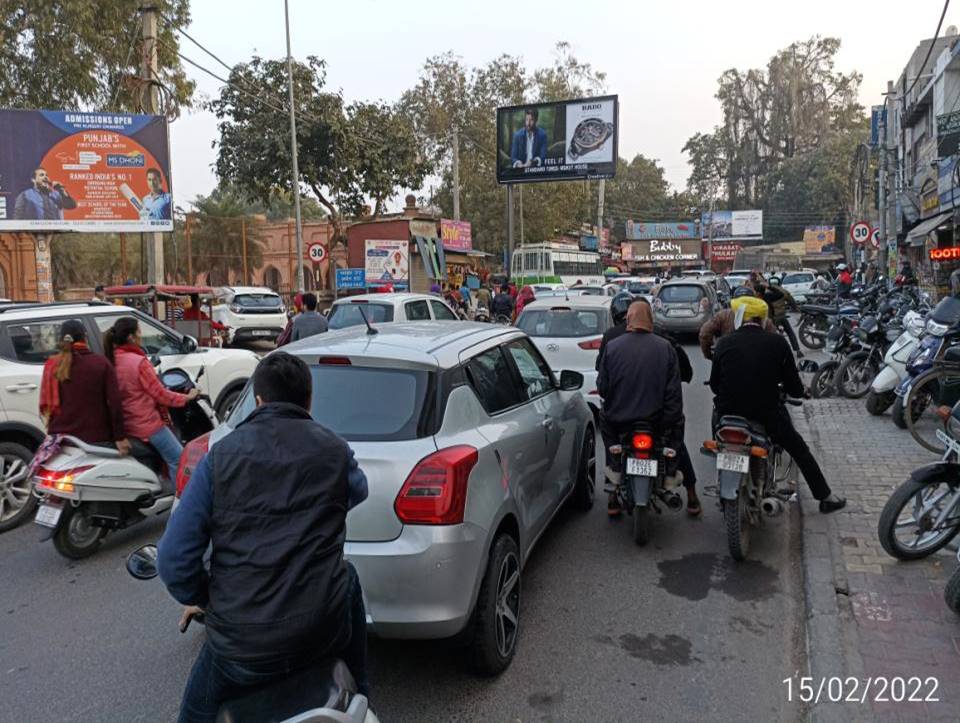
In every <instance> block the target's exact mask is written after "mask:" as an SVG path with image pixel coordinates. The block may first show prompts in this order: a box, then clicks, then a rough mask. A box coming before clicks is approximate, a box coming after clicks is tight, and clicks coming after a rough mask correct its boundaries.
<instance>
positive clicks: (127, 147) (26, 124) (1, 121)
mask: <svg viewBox="0 0 960 723" xmlns="http://www.w3.org/2000/svg"><path fill="white" fill-rule="evenodd" d="M172 230H173V198H172V196H171V187H170V149H169V144H168V140H167V123H166V120H165V119H164V118H163V116H153V115H130V114H123V113H79V112H64V111H52V110H0V231H80V232H91V233H93V232H101V231H172Z"/></svg>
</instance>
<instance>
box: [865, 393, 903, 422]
mask: <svg viewBox="0 0 960 723" xmlns="http://www.w3.org/2000/svg"><path fill="white" fill-rule="evenodd" d="M896 398H897V395H896V394H895V393H894V392H879V393H878V392H875V391H873V390H871V391H869V392H867V401H866V407H867V412H868V413H870V414H872V415H873V416H875V417H879V416H880V415H881V414H883V413H884V412H885V411H887V410H888V409H889V408H890V405H891V404H893V403H894V401H895V400H896Z"/></svg>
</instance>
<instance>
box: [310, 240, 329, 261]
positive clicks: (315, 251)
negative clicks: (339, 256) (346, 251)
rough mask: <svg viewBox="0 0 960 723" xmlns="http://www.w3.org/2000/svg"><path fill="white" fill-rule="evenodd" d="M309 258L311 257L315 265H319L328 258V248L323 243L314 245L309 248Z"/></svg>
mask: <svg viewBox="0 0 960 723" xmlns="http://www.w3.org/2000/svg"><path fill="white" fill-rule="evenodd" d="M307 256H309V257H310V260H311V261H312V262H313V263H315V264H319V263H320V262H321V261H323V260H324V259H325V258H327V247H326V246H324V245H323V244H322V243H312V244H310V246H309V247H307Z"/></svg>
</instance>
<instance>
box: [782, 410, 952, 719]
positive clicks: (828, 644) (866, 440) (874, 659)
mask: <svg viewBox="0 0 960 723" xmlns="http://www.w3.org/2000/svg"><path fill="white" fill-rule="evenodd" d="M793 414H794V419H795V421H796V424H797V429H798V430H799V431H800V432H801V434H803V436H804V437H805V438H806V439H807V440H808V442H809V443H810V446H811V448H812V449H813V451H814V454H815V455H816V456H817V459H818V460H819V461H820V464H821V466H822V467H823V470H824V474H825V475H826V477H827V480H828V481H829V482H830V484H831V486H832V487H833V488H834V491H835V492H837V493H838V494H840V495H842V496H845V497H846V498H847V507H846V508H845V509H844V510H842V511H840V512H836V513H834V514H832V515H822V514H820V512H819V510H818V508H817V503H816V501H815V500H813V498H812V497H811V496H810V493H809V490H807V489H806V487H805V486H804V485H800V487H801V491H800V497H801V500H802V508H803V518H804V522H803V525H804V541H803V544H804V578H805V580H804V587H805V596H806V606H807V646H808V652H809V661H810V662H809V664H810V670H809V671H808V673H807V674H808V675H809V676H810V677H811V678H812V680H811V681H810V684H811V685H812V688H813V690H814V691H817V690H818V689H819V686H820V681H821V679H824V678H826V679H827V684H826V685H825V686H824V688H823V691H822V692H821V693H820V696H819V702H817V703H815V704H812V705H811V706H810V711H811V717H812V719H813V720H818V721H834V720H836V721H850V720H857V721H859V720H864V721H867V720H891V721H912V720H954V721H955V720H960V618H958V617H957V616H956V615H955V614H954V613H953V612H952V611H950V609H949V608H947V606H946V604H945V603H944V601H943V591H944V587H945V586H946V582H947V579H948V578H949V576H950V574H951V573H952V572H953V570H954V568H955V566H956V556H955V553H953V552H950V551H947V550H945V551H941V552H940V553H938V554H936V555H933V556H931V557H929V558H927V559H925V560H918V561H913V562H899V561H897V560H895V559H893V558H891V557H889V556H888V555H887V554H886V553H885V552H884V551H883V548H882V547H881V546H880V541H879V539H878V537H877V522H878V520H879V518H880V512H881V510H882V509H883V505H884V504H885V503H886V501H887V498H888V497H889V495H890V493H891V492H892V491H893V490H894V489H895V488H896V487H897V486H898V485H899V484H900V483H901V482H903V481H904V480H905V479H907V478H908V477H909V476H910V473H911V472H912V471H913V470H914V469H915V468H917V467H919V466H921V465H923V464H927V463H929V462H933V461H936V459H938V458H937V456H936V455H934V454H932V453H930V452H928V451H927V450H924V449H923V448H922V447H920V446H919V445H918V444H916V443H915V442H914V440H913V438H912V437H910V435H909V433H907V432H905V431H903V430H900V429H897V428H896V427H895V426H894V425H893V422H892V421H891V420H890V417H889V415H885V416H882V417H873V416H870V415H869V414H868V413H867V412H866V410H865V409H864V406H863V402H862V400H848V399H824V400H815V401H809V402H806V403H805V404H804V407H803V410H794V411H793ZM831 678H842V679H843V683H842V684H841V683H839V682H834V683H833V684H832V686H833V687H832V690H831V683H830V679H831ZM911 678H913V679H914V680H913V681H911V680H910V679H911ZM895 679H896V680H897V682H893V681H894V680H895ZM868 681H869V688H868V687H867V684H868ZM901 681H905V692H904V691H902V690H901ZM854 688H856V690H854ZM911 697H913V698H915V699H919V700H915V701H914V702H910V701H909V700H904V698H906V699H909V698H911ZM838 698H842V701H843V702H833V700H836V699H838ZM934 699H938V700H937V701H935V700H934ZM854 701H855V702H854ZM898 701H900V702H898Z"/></svg>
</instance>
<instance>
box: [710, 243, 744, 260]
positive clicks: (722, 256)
mask: <svg viewBox="0 0 960 723" xmlns="http://www.w3.org/2000/svg"><path fill="white" fill-rule="evenodd" d="M742 250H743V246H741V245H740V244H738V243H734V242H732V241H727V242H723V243H715V244H713V246H712V247H711V252H712V254H713V260H714V261H736V259H737V254H738V253H740V252H741V251H742ZM704 254H706V251H704Z"/></svg>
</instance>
